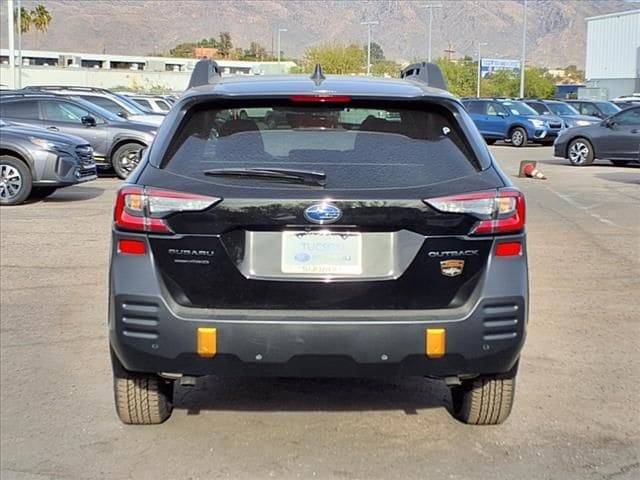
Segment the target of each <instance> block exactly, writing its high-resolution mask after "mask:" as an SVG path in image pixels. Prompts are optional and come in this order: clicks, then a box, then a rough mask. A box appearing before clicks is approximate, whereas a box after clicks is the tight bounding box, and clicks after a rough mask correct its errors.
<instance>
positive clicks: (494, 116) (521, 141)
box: [462, 98, 562, 147]
mask: <svg viewBox="0 0 640 480" xmlns="http://www.w3.org/2000/svg"><path fill="white" fill-rule="evenodd" d="M462 103H463V104H464V106H465V108H466V109H467V111H468V112H469V115H470V116H471V118H472V119H473V121H474V123H475V124H476V126H477V127H478V130H480V133H481V134H482V136H483V137H484V138H485V140H486V141H487V143H488V144H489V145H492V144H493V143H495V142H496V141H498V140H507V141H509V142H511V145H513V146H514V147H524V146H525V145H527V143H528V142H532V143H540V144H542V145H552V144H553V140H554V139H555V138H556V137H557V136H558V132H560V130H561V129H562V120H561V119H560V118H558V117H556V116H549V115H538V113H537V112H536V111H535V110H534V109H532V108H531V107H530V106H528V105H527V104H526V103H524V102H521V101H517V100H505V99H496V98H468V99H463V100H462Z"/></svg>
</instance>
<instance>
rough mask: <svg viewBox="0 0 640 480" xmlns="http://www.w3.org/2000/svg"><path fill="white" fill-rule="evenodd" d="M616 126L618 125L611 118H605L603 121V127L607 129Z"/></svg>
mask: <svg viewBox="0 0 640 480" xmlns="http://www.w3.org/2000/svg"><path fill="white" fill-rule="evenodd" d="M615 124H616V123H615V122H614V121H613V120H612V119H610V118H605V119H604V120H603V121H602V126H603V127H605V128H611V127H613V126H614V125H615Z"/></svg>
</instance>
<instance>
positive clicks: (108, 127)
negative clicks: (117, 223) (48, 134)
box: [0, 93, 157, 178]
mask: <svg viewBox="0 0 640 480" xmlns="http://www.w3.org/2000/svg"><path fill="white" fill-rule="evenodd" d="M0 118H3V119H4V120H6V121H11V122H14V123H21V124H28V125H33V126H36V127H43V128H46V129H47V130H49V131H52V132H62V133H67V134H70V135H76V136H78V137H80V138H84V139H85V140H86V141H87V142H89V143H90V144H91V146H92V147H93V150H94V152H95V158H96V162H97V163H98V165H99V166H100V167H102V168H110V167H113V169H114V170H115V172H116V174H117V175H118V176H119V177H120V178H126V177H127V175H128V174H129V173H130V172H131V171H132V170H133V169H134V168H135V167H136V165H137V164H138V161H139V159H140V150H141V149H143V148H145V147H147V146H149V145H150V144H151V142H152V141H153V138H154V136H155V134H156V132H157V127H155V126H153V125H148V124H143V123H136V122H130V121H127V120H124V119H122V118H120V117H118V116H116V115H114V114H112V113H111V112H108V111H107V110H104V109H102V108H100V107H98V106H97V105H93V104H91V103H89V102H85V101H84V100H82V99H79V98H70V97H64V96H59V95H54V94H46V93H44V94H42V93H40V94H39V93H19V94H16V93H7V94H4V93H2V94H0Z"/></svg>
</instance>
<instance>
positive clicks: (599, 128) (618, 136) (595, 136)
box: [554, 106, 640, 166]
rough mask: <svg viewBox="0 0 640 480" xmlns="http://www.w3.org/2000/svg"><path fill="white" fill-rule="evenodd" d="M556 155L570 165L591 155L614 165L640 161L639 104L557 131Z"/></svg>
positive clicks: (585, 161) (590, 160) (587, 161)
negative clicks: (599, 119) (567, 161)
mask: <svg viewBox="0 0 640 480" xmlns="http://www.w3.org/2000/svg"><path fill="white" fill-rule="evenodd" d="M554 150H555V152H554V154H555V156H556V157H562V158H567V159H568V160H569V162H570V163H571V164H572V165H576V166H584V165H591V164H592V163H593V161H594V160H595V159H603V160H609V161H611V163H613V164H614V165H627V164H628V163H632V162H633V163H637V162H640V106H636V107H631V108H628V109H626V110H623V111H621V112H618V113H616V114H615V115H612V116H611V117H609V118H607V119H605V120H603V121H601V122H600V123H599V124H597V125H590V126H588V127H576V128H571V129H568V130H566V131H564V132H562V133H561V134H560V136H559V137H558V139H557V140H556V143H555V147H554Z"/></svg>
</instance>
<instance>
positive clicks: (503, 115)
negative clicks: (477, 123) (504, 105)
mask: <svg viewBox="0 0 640 480" xmlns="http://www.w3.org/2000/svg"><path fill="white" fill-rule="evenodd" d="M498 116H499V117H500V118H505V117H506V116H507V114H506V113H504V112H498Z"/></svg>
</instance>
